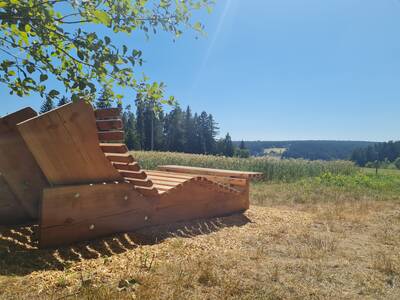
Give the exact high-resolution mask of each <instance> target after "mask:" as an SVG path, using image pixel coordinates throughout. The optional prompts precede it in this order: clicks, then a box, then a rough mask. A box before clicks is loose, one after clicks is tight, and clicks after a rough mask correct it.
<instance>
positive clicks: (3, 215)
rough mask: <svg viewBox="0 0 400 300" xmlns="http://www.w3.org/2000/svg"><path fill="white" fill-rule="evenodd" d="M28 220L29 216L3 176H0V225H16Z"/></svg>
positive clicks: (29, 219)
mask: <svg viewBox="0 0 400 300" xmlns="http://www.w3.org/2000/svg"><path fill="white" fill-rule="evenodd" d="M30 221H31V218H30V216H29V215H28V214H27V213H26V212H25V209H24V208H23V207H22V205H21V204H20V203H19V201H18V200H17V199H16V198H15V196H14V194H13V193H12V192H11V189H10V187H9V186H8V184H7V183H6V182H5V180H4V178H3V176H0V225H17V224H23V223H27V222H30Z"/></svg>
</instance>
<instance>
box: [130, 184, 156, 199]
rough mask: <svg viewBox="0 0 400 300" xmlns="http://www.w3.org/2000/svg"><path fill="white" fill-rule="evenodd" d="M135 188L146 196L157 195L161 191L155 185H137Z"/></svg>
mask: <svg viewBox="0 0 400 300" xmlns="http://www.w3.org/2000/svg"><path fill="white" fill-rule="evenodd" d="M135 189H136V190H137V191H138V192H139V193H141V194H142V195H145V196H149V197H155V196H158V195H159V192H158V191H157V190H156V188H154V185H153V187H145V186H135Z"/></svg>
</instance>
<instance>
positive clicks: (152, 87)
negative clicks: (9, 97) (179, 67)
mask: <svg viewBox="0 0 400 300" xmlns="http://www.w3.org/2000/svg"><path fill="white" fill-rule="evenodd" d="M212 4H213V0H0V52H1V55H0V82H1V83H3V84H5V85H7V86H8V88H9V90H10V93H11V94H16V95H18V96H20V97H23V96H27V95H29V94H31V93H32V92H37V93H39V94H40V95H41V96H42V97H46V98H47V99H54V98H59V97H60V92H59V91H58V90H56V89H52V88H51V87H50V86H48V85H46V82H47V81H48V80H50V79H51V78H53V79H56V80H57V81H58V82H60V83H62V85H63V86H64V87H65V91H66V93H68V94H69V95H70V96H71V99H72V100H76V99H79V98H84V99H87V100H93V99H94V98H95V97H96V94H98V93H99V90H102V91H103V92H104V90H105V91H106V93H107V95H109V97H110V100H115V99H118V100H120V99H122V95H120V94H117V93H115V87H117V86H119V87H128V88H133V89H135V90H136V91H137V92H138V93H141V94H143V95H145V98H147V99H152V100H153V101H157V102H173V98H172V97H171V98H169V99H168V100H165V99H164V95H163V91H164V88H165V86H164V84H163V83H157V82H154V83H150V82H149V80H148V78H147V77H146V76H144V75H143V76H142V75H140V76H139V75H138V73H140V72H139V71H138V67H139V66H141V65H142V64H143V58H142V52H141V51H140V50H139V49H131V48H130V46H129V45H117V44H116V43H115V42H113V39H114V38H115V37H116V36H117V35H119V34H126V37H125V36H124V38H125V40H127V39H129V36H131V35H132V33H133V32H143V33H144V34H145V35H146V36H147V37H148V36H149V34H150V32H152V33H154V34H155V33H157V31H165V32H169V33H171V34H172V35H173V36H174V37H179V36H180V35H181V34H182V32H183V30H184V29H187V28H192V29H194V30H196V31H198V32H201V31H202V30H203V26H202V25H201V24H200V23H198V22H192V21H191V18H192V14H193V11H194V10H198V9H204V8H205V9H207V10H210V7H211V5H212ZM104 32H105V33H106V34H103V33H104ZM107 34H108V35H107Z"/></svg>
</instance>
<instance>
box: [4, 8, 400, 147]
mask: <svg viewBox="0 0 400 300" xmlns="http://www.w3.org/2000/svg"><path fill="white" fill-rule="evenodd" d="M200 18H201V21H202V22H203V23H204V24H205V25H206V32H207V34H208V36H207V37H200V38H199V39H195V36H194V34H193V33H189V32H188V33H186V34H185V35H184V36H183V37H181V38H180V39H178V40H177V41H176V42H175V43H174V42H172V38H171V36H168V35H166V34H159V35H157V36H154V37H151V39H150V40H149V41H146V40H145V39H143V38H142V37H140V36H139V37H137V36H132V37H122V38H121V40H122V39H123V40H124V42H126V43H128V44H129V45H131V46H132V47H136V48H141V49H142V50H143V52H144V58H145V59H146V61H147V62H146V65H145V71H146V74H147V75H148V76H149V77H151V79H154V80H162V81H164V82H165V83H166V84H167V85H168V90H167V92H168V94H172V95H174V96H175V97H176V98H177V99H178V101H179V102H180V104H181V105H182V106H186V105H190V106H191V107H192V109H193V110H194V111H197V112H201V111H202V110H206V111H207V112H209V113H212V114H213V115H214V116H215V118H216V120H217V121H218V122H219V127H220V131H221V134H225V133H226V132H230V133H231V135H232V137H233V138H234V139H236V140H241V139H245V140H289V139H296V140H299V139H301V140H303V139H337V140H370V141H384V140H399V139H400V131H399V129H400V126H399V125H400V124H399V123H400V122H399V119H400V117H399V116H400V114H399V112H400V1H397V0H380V1H376V0H330V1H327V0H302V1H299V0H248V1H245V0H219V1H217V5H216V6H215V8H214V12H213V13H212V14H211V15H208V14H204V15H203V14H201V16H200ZM1 90H2V91H3V104H2V105H1V107H0V114H5V113H7V112H11V111H13V110H16V109H18V108H20V107H24V106H28V105H29V106H33V107H34V108H36V109H37V108H38V107H39V105H40V102H41V101H42V100H41V99H39V97H38V96H32V97H29V98H25V99H21V98H18V97H13V96H10V95H8V92H7V91H6V88H5V86H1ZM124 94H125V95H126V96H127V98H128V99H127V100H125V104H129V103H133V98H134V96H133V95H130V92H129V91H125V92H124Z"/></svg>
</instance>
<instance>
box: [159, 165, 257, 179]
mask: <svg viewBox="0 0 400 300" xmlns="http://www.w3.org/2000/svg"><path fill="white" fill-rule="evenodd" d="M157 169H158V170H161V171H167V172H177V173H190V174H197V175H211V176H227V177H234V178H243V179H250V178H258V177H261V176H262V173H258V172H242V171H233V170H219V169H208V168H197V167H187V166H175V165H166V166H159V167H158V168H157Z"/></svg>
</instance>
